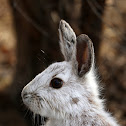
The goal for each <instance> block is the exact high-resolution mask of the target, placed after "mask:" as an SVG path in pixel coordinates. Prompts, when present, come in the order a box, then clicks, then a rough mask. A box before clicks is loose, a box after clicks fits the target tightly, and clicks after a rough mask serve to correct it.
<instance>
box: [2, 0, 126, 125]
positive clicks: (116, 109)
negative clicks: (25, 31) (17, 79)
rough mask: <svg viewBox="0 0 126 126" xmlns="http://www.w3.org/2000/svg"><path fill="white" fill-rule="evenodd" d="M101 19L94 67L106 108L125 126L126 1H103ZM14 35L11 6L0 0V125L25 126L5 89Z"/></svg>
mask: <svg viewBox="0 0 126 126" xmlns="http://www.w3.org/2000/svg"><path fill="white" fill-rule="evenodd" d="M99 18H101V20H103V34H102V36H101V38H102V41H101V45H100V54H99V61H98V65H99V66H98V70H99V75H100V80H101V82H102V83H103V86H104V87H105V90H104V91H103V93H104V94H105V95H104V98H105V99H107V100H106V102H107V109H109V110H110V111H111V112H112V113H113V115H114V116H115V117H116V118H117V120H119V123H120V124H121V125H122V126H126V37H125V36H126V23H125V21H126V1H125V0H107V2H106V7H105V12H104V16H103V18H102V17H99ZM15 52H16V35H15V31H14V24H13V18H12V12H11V8H10V6H9V4H8V1H7V0H0V126H14V125H16V126H26V122H25V120H24V118H25V117H24V118H23V117H22V115H21V114H20V112H18V110H17V109H16V108H15V105H14V104H13V103H12V101H11V98H10V97H9V95H8V92H7V90H6V89H7V88H8V86H9V85H10V84H11V83H12V81H13V75H14V71H15V65H16V53H15Z"/></svg>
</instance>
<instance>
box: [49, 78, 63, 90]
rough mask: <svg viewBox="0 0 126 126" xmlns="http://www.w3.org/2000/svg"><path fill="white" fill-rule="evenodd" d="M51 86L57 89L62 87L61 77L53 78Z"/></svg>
mask: <svg viewBox="0 0 126 126" xmlns="http://www.w3.org/2000/svg"><path fill="white" fill-rule="evenodd" d="M50 86H51V87H53V88H55V89H58V88H61V87H62V86H63V81H62V80H61V79H59V78H54V79H52V80H51V83H50Z"/></svg>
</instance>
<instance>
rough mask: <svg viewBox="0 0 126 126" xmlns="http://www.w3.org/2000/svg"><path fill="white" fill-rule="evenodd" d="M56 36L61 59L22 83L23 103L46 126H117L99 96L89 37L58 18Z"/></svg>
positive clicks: (92, 50)
mask: <svg viewBox="0 0 126 126" xmlns="http://www.w3.org/2000/svg"><path fill="white" fill-rule="evenodd" d="M59 38H60V42H59V43H60V48H61V52H62V54H63V56H64V58H65V61H63V62H56V63H53V64H52V65H50V66H49V67H48V68H47V69H45V70H44V71H43V72H41V73H40V74H38V75H37V76H36V77H35V78H34V79H33V80H32V81H31V82H30V83H29V84H27V85H26V86H25V87H24V89H23V91H22V99H23V102H24V104H25V105H26V106H27V107H28V108H29V109H30V110H31V111H33V112H34V113H36V114H40V115H41V116H45V117H47V118H48V119H49V120H48V122H47V124H46V126H119V125H118V124H117V122H116V121H115V119H114V118H113V117H111V115H110V114H109V113H108V112H106V111H105V110H104V105H103V103H102V100H101V99H100V98H99V91H98V82H97V81H96V75H95V74H96V73H95V71H94V49H93V44H92V42H91V40H90V39H89V37H88V36H87V35H84V34H82V35H80V36H78V37H77V38H76V35H75V33H74V31H73V30H72V28H71V27H70V26H69V24H68V23H66V22H65V21H64V20H61V21H60V25H59Z"/></svg>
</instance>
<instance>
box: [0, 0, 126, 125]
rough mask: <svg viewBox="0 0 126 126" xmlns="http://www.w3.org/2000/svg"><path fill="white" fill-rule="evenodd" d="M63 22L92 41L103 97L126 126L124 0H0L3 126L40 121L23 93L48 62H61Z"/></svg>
mask: <svg viewBox="0 0 126 126" xmlns="http://www.w3.org/2000/svg"><path fill="white" fill-rule="evenodd" d="M61 19H64V20H66V21H67V22H69V23H70V25H71V26H72V28H73V29H74V31H75V32H76V34H77V35H79V34H81V33H85V34H87V35H88V36H89V37H90V38H91V39H92V41H93V43H94V46H95V55H96V66H97V70H98V74H99V80H100V82H101V84H100V86H102V87H104V90H103V91H102V94H101V97H102V98H104V99H106V109H107V111H110V112H111V113H112V115H114V116H115V117H116V119H117V120H118V121H119V123H120V124H121V125H122V126H126V0H45V1H44V0H0V126H31V125H32V126H34V125H35V126H37V125H39V124H40V123H41V120H40V118H37V120H38V121H37V120H36V121H35V123H33V121H31V120H33V119H32V113H31V112H29V111H28V110H27V109H26V108H25V107H24V106H23V103H22V100H21V97H20V92H21V90H22V88H23V87H24V86H25V85H26V84H27V83H28V82H29V81H30V80H31V79H33V78H34V77H35V76H36V75H37V74H38V73H39V72H41V71H43V70H44V69H45V68H46V67H47V66H48V65H49V64H50V63H53V62H55V61H62V56H61V53H60V50H59V45H58V40H59V38H58V24H59V21H60V20H61ZM36 122H37V123H36Z"/></svg>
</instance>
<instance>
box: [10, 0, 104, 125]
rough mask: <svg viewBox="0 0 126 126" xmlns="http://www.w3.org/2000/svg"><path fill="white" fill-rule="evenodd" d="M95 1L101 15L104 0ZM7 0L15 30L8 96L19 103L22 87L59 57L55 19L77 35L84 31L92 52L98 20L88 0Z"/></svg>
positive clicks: (98, 37) (96, 39) (100, 23)
mask: <svg viewBox="0 0 126 126" xmlns="http://www.w3.org/2000/svg"><path fill="white" fill-rule="evenodd" d="M81 2H82V3H81ZM90 2H91V0H90ZM97 2H98V4H99V5H100V8H96V9H97V11H98V13H100V15H102V14H103V11H104V0H98V1H97ZM10 3H11V6H12V8H13V16H14V22H15V29H16V33H17V66H16V73H15V79H14V82H13V86H12V89H13V92H11V96H12V97H13V99H14V101H15V102H17V103H16V104H17V106H20V99H21V97H20V93H21V90H22V88H23V87H24V86H25V85H26V84H27V83H28V82H29V81H30V80H31V79H33V78H34V77H35V76H36V75H37V74H38V73H40V72H41V71H42V70H43V69H44V68H45V67H46V66H48V65H49V64H50V63H52V62H54V61H59V60H61V53H59V52H60V50H59V45H58V34H57V32H58V30H57V29H58V23H59V20H60V19H65V20H66V21H67V22H69V23H70V25H72V27H73V29H74V30H75V32H76V34H77V35H78V34H80V33H85V34H88V35H89V37H91V39H92V40H93V42H94V46H95V48H96V51H97V54H96V55H98V50H99V43H100V33H101V30H102V21H101V19H100V18H99V17H98V16H97V15H96V13H94V11H93V8H91V6H89V3H88V0H82V1H81V0H78V1H77V0H55V1H54V0H53V1H52V0H46V1H42V0H36V1H35V0H13V1H11V2H10ZM92 3H93V2H92ZM81 6H82V7H81ZM101 7H102V9H101ZM80 12H81V13H80ZM79 26H80V28H79ZM41 50H44V51H45V53H46V54H43V53H42V52H43V51H41ZM57 52H58V53H57ZM43 56H45V57H43ZM44 58H46V59H47V60H46V61H45V59H44ZM43 62H44V63H43ZM30 125H31V124H30Z"/></svg>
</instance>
